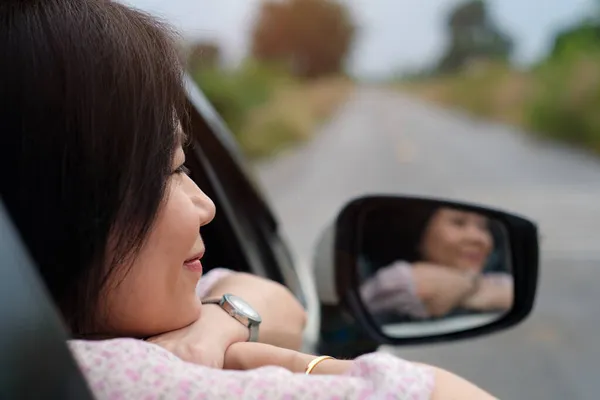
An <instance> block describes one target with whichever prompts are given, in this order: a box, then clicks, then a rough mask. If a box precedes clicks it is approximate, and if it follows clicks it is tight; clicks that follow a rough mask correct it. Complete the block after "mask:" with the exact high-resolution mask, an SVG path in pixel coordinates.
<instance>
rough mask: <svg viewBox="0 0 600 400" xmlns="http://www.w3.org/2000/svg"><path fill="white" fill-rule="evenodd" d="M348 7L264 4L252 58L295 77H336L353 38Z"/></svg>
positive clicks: (319, 1) (308, 0)
mask: <svg viewBox="0 0 600 400" xmlns="http://www.w3.org/2000/svg"><path fill="white" fill-rule="evenodd" d="M355 30H356V28H355V26H354V23H353V21H352V18H351V15H350V13H349V11H348V9H347V7H346V6H345V5H343V4H341V3H339V2H337V1H334V0H284V1H281V0H280V1H276V0H270V1H264V2H263V3H262V5H261V8H260V11H259V15H258V19H257V22H256V25H255V26H254V30H253V32H252V50H251V53H252V55H253V57H254V58H255V59H257V60H261V61H267V62H273V61H276V62H280V63H283V65H285V66H286V68H287V69H288V70H289V72H290V73H291V74H292V75H294V76H298V77H308V78H315V77H322V76H328V75H339V74H341V73H342V72H343V69H344V63H345V60H346V57H347V56H348V54H349V52H350V50H351V48H352V43H353V41H354V37H355Z"/></svg>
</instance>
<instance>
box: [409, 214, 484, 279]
mask: <svg viewBox="0 0 600 400" xmlns="http://www.w3.org/2000/svg"><path fill="white" fill-rule="evenodd" d="M493 245H494V244H493V239H492V235H491V233H490V231H489V227H488V220H487V218H486V217H484V216H482V215H480V214H476V213H471V212H465V211H459V210H453V209H450V208H442V209H440V210H438V211H436V213H435V214H434V215H433V217H432V218H431V220H430V222H429V225H428V226H427V229H426V231H425V235H424V237H423V241H422V245H421V246H422V247H421V249H420V250H421V254H422V256H423V258H424V261H428V262H432V263H436V264H440V265H444V266H448V267H454V268H459V269H463V270H473V271H477V272H480V271H481V270H483V268H484V266H485V262H486V260H487V258H488V256H489V255H490V253H491V251H492V249H493Z"/></svg>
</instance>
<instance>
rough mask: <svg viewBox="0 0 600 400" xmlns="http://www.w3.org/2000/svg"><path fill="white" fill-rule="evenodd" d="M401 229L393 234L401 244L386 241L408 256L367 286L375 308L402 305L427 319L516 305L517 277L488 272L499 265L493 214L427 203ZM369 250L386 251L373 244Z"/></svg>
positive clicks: (397, 253)
mask: <svg viewBox="0 0 600 400" xmlns="http://www.w3.org/2000/svg"><path fill="white" fill-rule="evenodd" d="M398 229H399V230H401V231H402V232H401V233H400V234H399V235H397V236H396V235H393V236H392V237H391V240H393V241H394V242H395V243H396V242H397V243H398V245H396V244H384V246H388V247H389V249H390V250H391V251H392V252H393V257H394V258H396V259H397V258H398V257H399V256H400V257H401V260H402V261H394V262H391V263H389V262H386V264H387V266H385V267H384V268H381V269H380V270H378V271H377V272H376V273H375V274H374V276H372V277H370V278H369V279H368V280H367V281H366V282H365V284H363V286H362V287H361V294H362V297H363V299H364V300H365V302H366V303H367V304H369V307H370V309H371V310H372V312H373V313H375V314H377V313H382V312H386V311H389V310H396V311H397V312H399V313H400V314H402V315H405V316H406V315H408V316H411V317H413V318H420V319H422V318H429V317H440V316H446V315H448V314H449V313H451V312H452V313H460V312H461V311H460V310H461V309H462V310H464V311H465V312H472V311H482V312H485V311H498V310H499V311H506V310H508V309H510V307H511V306H512V300H513V291H512V284H513V282H512V276H511V275H510V274H509V273H506V272H494V271H486V269H492V268H495V266H493V265H490V264H491V263H490V260H492V261H493V260H495V259H493V258H492V255H493V252H494V241H495V239H494V235H493V233H492V227H491V225H490V221H489V220H488V219H487V217H485V216H483V215H481V214H478V213H474V212H468V211H464V210H459V209H453V208H450V207H440V208H436V209H433V210H432V209H431V208H430V207H423V208H422V209H419V210H411V217H409V218H403V219H402V224H399V226H398ZM500 236H501V235H500ZM498 239H500V238H498ZM496 240H497V239H496ZM498 247H500V246H498ZM367 253H371V254H381V253H382V252H381V251H379V250H372V249H371V251H367ZM384 257H385V255H384ZM502 261H503V260H500V262H502ZM384 265H385V264H384ZM503 267H505V266H503Z"/></svg>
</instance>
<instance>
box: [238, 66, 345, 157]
mask: <svg viewBox="0 0 600 400" xmlns="http://www.w3.org/2000/svg"><path fill="white" fill-rule="evenodd" d="M351 91H352V84H351V83H350V82H349V81H347V80H345V79H343V78H323V79H321V80H318V81H314V82H309V83H302V84H300V83H294V84H286V85H284V86H281V87H279V88H277V89H276V90H275V91H274V94H273V96H272V97H271V99H270V100H269V101H268V102H267V103H266V104H264V105H262V106H260V107H257V108H256V109H254V110H252V111H251V112H250V114H249V116H248V118H247V121H246V123H245V124H244V126H243V127H242V130H241V132H240V135H239V140H240V144H241V145H242V147H243V148H244V149H245V151H246V153H247V154H248V155H249V156H250V157H265V156H271V155H274V154H277V153H279V152H280V151H282V150H284V149H287V148H289V147H290V146H292V145H294V144H297V143H299V142H303V141H306V140H308V139H310V138H311V137H312V135H313V134H314V133H315V132H316V130H317V129H318V126H319V125H320V124H321V123H323V122H324V121H326V120H327V119H328V118H330V117H331V115H332V114H333V113H335V111H336V110H337V108H338V107H339V106H340V105H341V104H343V103H344V102H345V101H346V99H347V98H348V96H349V94H350V93H351Z"/></svg>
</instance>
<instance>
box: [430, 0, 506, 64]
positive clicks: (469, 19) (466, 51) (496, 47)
mask: <svg viewBox="0 0 600 400" xmlns="http://www.w3.org/2000/svg"><path fill="white" fill-rule="evenodd" d="M446 26H447V31H448V36H449V37H450V41H449V44H448V47H447V49H446V50H445V52H444V54H443V56H442V58H441V59H440V61H439V64H438V67H437V70H438V72H442V73H446V72H456V71H458V70H460V69H461V68H463V67H465V66H466V65H467V64H468V63H469V62H470V61H472V60H477V59H493V60H503V61H506V60H508V59H509V57H510V55H511V52H512V50H513V40H512V39H511V38H510V37H509V36H508V34H506V33H504V32H502V31H501V30H500V29H499V27H498V26H497V24H496V23H495V22H494V20H493V19H492V17H491V16H490V11H489V8H488V7H487V3H485V2H484V1H483V0H468V1H466V2H463V3H461V4H459V5H458V6H456V8H454V9H453V10H452V11H451V12H450V15H449V16H448V19H447V23H446Z"/></svg>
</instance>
